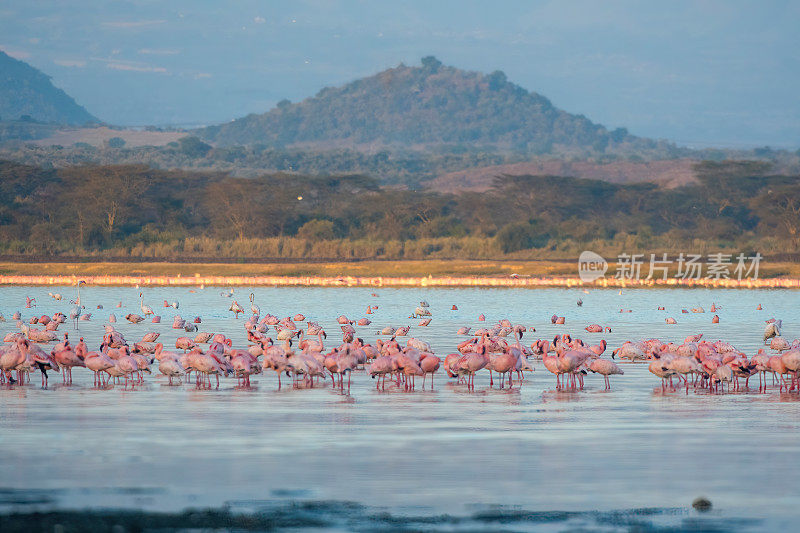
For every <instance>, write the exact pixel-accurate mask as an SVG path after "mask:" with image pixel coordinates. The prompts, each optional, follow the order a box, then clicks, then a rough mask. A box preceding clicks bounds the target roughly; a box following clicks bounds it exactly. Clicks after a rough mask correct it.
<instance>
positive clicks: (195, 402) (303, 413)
mask: <svg viewBox="0 0 800 533" xmlns="http://www.w3.org/2000/svg"><path fill="white" fill-rule="evenodd" d="M373 290H374V289H348V288H259V289H254V290H253V292H254V296H255V302H256V303H257V304H258V305H260V307H261V310H262V312H263V313H266V312H270V313H272V314H274V315H277V316H279V317H283V316H287V315H294V314H295V313H297V312H302V313H304V314H305V315H306V316H307V317H308V318H309V319H311V320H315V321H318V322H320V323H322V325H323V326H325V328H326V330H327V331H328V332H329V334H330V336H329V340H328V342H327V344H326V346H328V345H330V346H333V342H335V340H334V339H337V340H338V338H339V337H338V335H337V334H336V333H335V332H337V331H338V330H339V328H338V325H337V324H336V322H335V319H336V317H337V316H338V315H339V314H345V315H347V316H348V317H349V318H351V319H358V318H361V317H364V316H369V318H370V319H371V320H372V321H373V324H371V325H370V326H366V327H358V328H357V331H358V333H359V336H361V337H363V338H365V340H367V341H373V340H374V339H375V338H376V337H377V335H376V332H377V331H378V329H380V328H382V327H383V326H385V325H394V326H399V325H405V324H411V325H412V329H411V334H412V335H415V336H417V337H418V338H421V339H423V340H425V341H428V342H430V343H431V344H432V345H433V347H434V350H435V351H436V353H437V354H438V355H441V356H444V355H445V354H447V353H450V352H452V351H455V344H456V343H457V342H459V341H460V340H462V339H463V337H458V336H456V335H455V331H456V330H457V329H458V328H459V327H460V326H462V325H472V326H473V327H474V328H477V327H481V325H482V324H481V323H479V322H478V321H477V317H478V315H479V314H480V313H484V314H485V315H486V318H487V320H486V324H492V323H494V322H496V321H497V320H499V319H500V318H509V319H510V320H511V321H512V322H514V323H522V324H524V325H526V326H535V327H536V332H535V333H528V334H526V337H525V338H524V339H523V342H525V343H526V344H530V342H532V341H533V340H535V339H536V338H552V337H553V336H554V335H555V334H557V333H563V332H571V333H573V335H576V336H579V337H581V338H583V339H585V340H587V341H590V343H595V342H598V341H599V340H600V339H601V338H605V339H606V340H607V341H608V343H609V349H611V348H616V347H617V346H619V345H620V344H621V343H622V342H623V341H624V340H629V339H630V340H634V339H641V338H651V337H658V338H660V339H662V340H664V341H677V342H681V341H682V340H683V338H684V337H685V336H687V335H688V334H692V333H697V332H703V333H705V334H706V336H707V337H708V338H711V339H714V340H715V339H719V338H721V339H724V340H726V341H728V342H731V343H732V344H734V345H736V346H737V347H739V348H740V349H743V350H745V351H746V352H747V353H748V354H752V353H754V352H755V350H756V349H757V348H759V347H762V346H763V343H762V341H761V335H762V332H763V329H764V320H766V319H767V318H770V317H772V316H774V317H777V318H783V319H784V330H783V333H784V336H785V337H787V338H790V339H792V338H795V337H798V336H800V326H798V323H797V322H796V321H795V320H794V316H795V315H796V313H794V312H793V311H794V310H795V309H796V308H797V304H798V299H799V297H800V293H798V292H794V291H787V290H777V291H765V290H763V291H743V290H739V291H735V290H729V291H726V290H699V289H692V290H683V289H665V290H625V291H624V292H623V293H622V294H618V291H617V290H606V291H603V290H592V291H591V292H590V293H589V294H584V293H582V292H581V291H580V290H565V289H547V290H512V289H492V290H480V289H436V290H431V289H379V290H376V292H377V294H378V296H377V297H374V296H371V293H372V292H373ZM220 291H221V289H220V288H213V287H207V288H205V289H203V290H199V289H198V290H197V291H196V292H195V293H190V292H189V290H188V289H185V288H180V289H169V288H146V289H143V292H144V298H145V303H147V304H149V305H151V306H152V307H153V309H154V310H155V311H156V312H157V313H160V314H161V315H162V323H161V324H160V325H159V324H150V323H149V321H148V322H142V323H141V324H138V325H132V324H128V323H127V322H125V321H124V319H123V316H124V315H125V314H126V313H128V312H134V313H140V310H139V299H138V294H139V289H135V288H94V287H88V288H87V287H84V288H83V289H82V294H81V298H82V301H83V303H84V305H86V307H87V310H89V311H91V312H92V313H93V316H92V319H91V320H90V321H89V322H80V324H79V326H80V335H82V336H84V337H85V338H86V340H87V342H88V344H89V346H90V348H96V347H97V346H98V345H99V343H100V339H101V337H102V333H103V328H102V325H103V324H104V321H105V320H106V319H107V318H108V315H109V313H111V312H114V313H116V315H117V318H118V320H119V322H118V323H117V329H119V330H120V331H121V332H122V333H123V334H124V335H125V337H126V338H127V339H128V341H129V342H132V341H137V340H139V339H140V338H141V336H142V335H143V334H144V333H145V332H147V331H158V332H161V334H162V335H161V337H160V338H159V341H162V342H164V344H165V345H167V346H169V345H173V343H174V340H175V338H176V337H178V336H181V333H182V334H183V335H186V333H185V332H183V331H182V330H173V329H171V323H172V316H173V315H174V314H176V313H180V314H181V316H183V317H184V318H188V319H191V318H193V317H195V316H198V315H199V316H201V317H202V319H203V323H202V324H201V325H200V326H201V327H200V330H201V331H210V332H222V333H225V334H226V335H228V336H230V337H232V338H233V339H234V345H235V346H236V345H239V346H240V347H243V346H244V345H245V344H246V336H245V332H244V328H243V327H242V324H243V322H244V319H243V318H242V317H241V316H240V318H239V319H238V320H236V319H234V318H233V314H232V313H230V312H228V311H227V308H228V307H229V305H230V303H231V299H229V298H226V297H223V296H221V295H220ZM48 292H54V293H55V292H60V293H62V294H63V295H64V296H65V299H64V300H62V301H61V302H56V301H54V300H52V299H51V298H49V297H48V296H47V293H48ZM249 293H250V291H249V290H244V289H237V290H236V293H235V294H234V299H236V300H238V301H239V303H241V304H242V305H243V307H245V308H246V309H249V306H250V305H249V298H248V295H249ZM25 295H29V296H35V297H36V298H37V301H38V307H37V308H36V309H32V310H31V309H22V307H23V306H24V297H25ZM74 296H75V289H74V288H69V287H60V288H53V287H46V288H45V287H2V288H0V305H1V307H0V312H2V313H3V315H4V316H5V317H6V318H7V319H9V321H8V322H5V323H2V324H0V333H2V334H5V333H6V332H8V331H12V330H14V325H13V321H11V320H10V316H11V314H12V313H13V312H14V311H15V310H18V309H19V310H21V311H22V312H23V317H24V318H28V317H30V316H32V315H33V314H34V312H35V314H36V315H41V314H43V313H47V314H52V313H54V312H55V311H58V310H61V311H63V312H65V313H68V311H69V309H70V308H71V307H72V306H71V305H70V304H69V303H68V302H67V300H68V299H69V298H74ZM578 298H582V299H583V302H584V305H583V306H582V307H578V306H577V305H576V303H575V302H576V300H577V299H578ZM422 299H425V300H427V301H428V302H430V304H431V311H432V313H433V321H432V322H431V325H430V326H428V327H415V325H416V323H417V322H418V320H412V319H409V318H408V316H409V314H410V313H411V312H413V310H414V308H415V306H416V305H417V304H418V302H419V301H420V300H422ZM163 300H168V301H173V300H178V301H179V302H180V309H179V310H178V311H175V310H174V309H171V308H166V309H165V308H163V307H161V302H163ZM118 301H121V302H122V303H123V304H124V307H122V308H116V307H115V304H116V303H117V302H118ZM712 302H715V303H716V304H717V305H718V306H721V309H719V310H718V311H717V314H718V315H719V316H720V323H719V324H712V323H711V317H712V315H713V313H710V312H708V310H709V309H710V307H711V304H712ZM759 303H761V304H762V305H763V307H764V310H763V311H756V310H755V308H756V305H757V304H759ZM97 304H102V305H103V306H104V309H102V310H95V309H94V308H95V307H96V306H97ZM369 304H372V305H378V306H379V309H378V310H376V311H375V312H374V313H373V314H372V315H365V310H366V307H367V306H368V305H369ZM453 304H456V305H457V306H458V310H457V311H453V310H451V306H452V305H453ZM658 305H664V306H666V308H667V309H666V311H657V310H656V308H657V306H658ZM697 306H703V307H705V309H706V311H707V312H706V313H702V314H701V313H697V314H696V313H689V314H682V313H681V309H682V308H686V309H691V308H693V307H697ZM621 308H624V309H631V310H632V312H631V313H619V310H620V309H621ZM554 313H558V314H559V315H564V316H566V322H567V323H566V325H552V324H550V320H549V317H550V316H551V315H552V314H554ZM666 316H672V317H675V318H676V319H677V321H678V324H677V325H667V324H665V323H664V318H665V317H666ZM591 323H599V324H602V325H604V326H610V327H611V328H612V332H611V333H604V334H598V333H586V332H585V331H583V328H584V327H585V326H587V325H589V324H591ZM61 329H62V330H63V331H73V330H72V326H71V325H70V324H64V325H62V326H61ZM74 336H75V334H71V335H70V337H71V338H72V337H74ZM190 336H194V334H190ZM534 365H535V367H536V372H534V373H532V374H528V376H527V378H526V380H525V381H524V382H523V383H522V384H521V386H517V383H516V382H515V386H514V388H513V389H511V390H509V389H502V390H501V389H499V388H498V386H497V383H495V386H494V387H490V386H489V377H488V374H486V373H485V372H484V373H481V374H479V375H478V377H477V379H476V388H475V391H474V392H470V391H467V389H466V387H465V386H464V385H458V384H455V383H454V382H451V381H450V380H448V379H447V378H446V377H444V374H441V373H440V374H437V376H436V381H435V383H434V385H435V389H434V390H430V387H429V386H426V389H425V390H422V388H421V382H420V381H418V385H417V390H416V391H414V392H410V393H406V392H403V391H402V390H397V389H395V388H393V387H390V386H389V384H388V383H387V389H386V391H385V392H379V391H377V390H375V382H374V381H373V380H371V379H370V378H369V377H368V375H366V374H364V373H363V371H362V372H360V373H355V374H354V375H353V379H352V386H351V388H350V392H349V394H346V393H342V392H340V391H339V390H337V389H332V388H331V387H330V381H328V384H327V385H325V386H324V387H320V388H315V389H304V390H297V389H292V388H291V386H289V387H286V386H284V387H283V388H282V389H281V390H278V389H277V382H276V379H275V375H274V374H273V373H269V374H266V375H260V376H256V377H254V379H253V380H252V384H253V387H252V389H250V390H243V389H240V388H237V387H236V381H235V380H233V379H226V380H223V381H222V384H221V386H220V389H219V390H196V389H195V387H194V385H182V386H175V387H170V386H168V385H167V383H166V379H164V378H162V377H161V376H156V375H153V376H147V377H146V384H145V385H144V386H141V387H137V388H136V389H134V390H130V389H129V390H123V389H122V388H121V387H116V388H113V389H111V390H95V389H93V388H92V375H91V373H90V372H88V371H86V370H85V369H75V371H74V377H75V382H74V384H73V385H72V386H69V387H67V386H63V385H61V384H60V381H61V379H60V377H59V376H53V377H52V379H51V386H50V388H49V389H47V390H42V389H41V388H40V387H39V386H38V375H34V376H33V377H32V383H31V384H30V385H26V386H24V387H4V388H2V389H0V453H2V457H3V460H2V461H0V487H2V488H3V489H4V490H0V510H2V511H4V512H10V511H13V510H16V511H29V510H31V509H53V508H59V509H64V508H66V509H70V508H77V509H80V508H86V507H90V508H95V509H99V508H131V509H144V510H147V511H170V512H174V511H180V510H182V509H184V508H187V507H205V506H210V507H219V506H221V505H223V504H226V503H227V504H228V505H230V509H233V510H234V511H237V512H239V511H241V512H248V513H250V512H262V511H263V509H264V508H265V506H266V507H268V508H270V509H273V508H283V507H281V506H290V507H291V506H296V505H299V504H298V503H297V502H332V501H333V502H342V501H347V502H357V504H358V507H357V511H355V512H351V511H352V510H351V511H348V512H347V513H345V516H351V515H353V516H362V515H363V516H367V515H370V516H371V515H374V514H381V513H384V514H385V513H388V516H393V517H398V516H400V517H416V518H418V519H421V518H420V517H432V516H441V515H445V514H446V515H448V516H450V517H462V518H459V520H461V521H459V522H458V527H456V526H455V525H453V524H452V523H450V522H447V523H443V524H437V525H436V527H435V528H438V529H443V530H447V529H458V528H459V527H462V528H463V527H467V528H470V527H471V528H477V529H485V528H486V527H488V526H487V524H489V523H491V524H492V527H498V528H500V527H503V528H506V526H507V528H508V529H511V530H516V529H525V527H523V526H526V525H528V526H530V525H536V526H537V527H539V526H542V525H543V523H544V522H541V521H536V520H539V518H541V517H540V516H539V515H536V516H537V518H536V520H533V519H531V517H530V516H529V515H525V516H526V517H527V518H525V519H524V520H522V519H520V518H519V516H520V513H523V511H524V513H530V512H551V511H570V512H576V513H578V514H576V515H574V516H573V515H570V516H569V517H568V519H564V520H556V521H550V522H547V523H548V524H551V525H552V527H553V528H554V529H561V528H571V527H591V528H610V529H615V528H616V529H619V528H623V529H624V528H627V527H632V526H631V524H627V523H625V524H627V525H625V524H623V523H618V524H616V525H614V524H613V523H606V522H603V520H606V518H607V517H608V516H609V515H608V513H610V512H614V511H615V510H619V509H623V510H628V511H625V513H627V514H625V513H623V514H625V516H628V515H629V514H630V513H631V512H632V511H630V510H635V509H641V508H653V509H657V511H653V512H652V514H646V515H644V516H645V518H644V519H643V520H644V521H645V523H646V524H648V525H649V526H652V527H656V528H657V527H660V525H665V526H670V527H692V526H691V524H693V522H691V521H692V520H695V519H697V520H707V521H708V520H710V521H711V522H709V523H708V524H712V525H713V523H714V522H713V521H714V520H721V521H722V522H719V524H717V525H715V526H714V527H715V528H721V529H723V530H725V529H732V528H734V526H735V527H736V528H737V529H748V530H750V529H756V530H757V529H772V528H775V527H776V524H781V523H783V522H784V521H785V520H788V519H790V518H791V517H794V516H795V515H796V508H797V505H798V503H800V499H799V498H798V492H797V490H796V488H795V486H796V480H797V479H798V474H800V465H798V462H797V460H796V459H797V457H798V453H799V452H800V416H798V415H800V403H799V402H798V400H799V399H800V395H798V394H796V393H783V394H780V393H778V391H777V390H775V389H770V390H769V391H767V393H759V392H758V391H757V385H756V390H750V391H745V392H741V393H729V392H726V393H724V394H711V393H708V392H695V391H693V390H690V391H689V392H688V394H687V393H686V392H685V391H684V390H683V389H680V390H678V391H667V392H664V391H662V389H661V386H660V380H659V379H658V378H656V377H655V376H652V375H651V374H649V373H648V371H647V368H646V365H644V364H625V365H624V366H623V368H624V370H625V375H624V376H612V390H611V391H604V390H603V380H602V378H601V377H599V376H594V375H589V376H587V378H586V388H585V390H582V391H575V392H563V391H556V390H554V385H555V380H554V378H553V376H552V375H551V374H549V373H548V372H547V371H546V370H544V368H543V367H542V365H541V363H538V362H537V363H535V364H534ZM701 495H702V496H706V497H707V498H709V499H710V500H711V501H712V502H713V505H714V508H713V510H712V511H711V513H707V514H705V515H698V513H696V512H695V511H693V510H691V509H690V508H689V505H690V504H691V502H692V500H693V499H694V498H696V497H698V496H701ZM331 505H334V504H331ZM360 506H363V507H360ZM596 510H597V511H601V512H602V513H606V514H602V513H601V514H597V513H592V511H596ZM325 512H327V513H334V514H336V513H335V512H334V511H332V510H331V509H328V508H326V511H325ZM486 512H489V513H499V514H498V516H499V518H498V517H494V518H492V519H491V520H490V521H489V522H487V521H483V522H481V520H482V518H481V516H484V515H482V514H481V513H486ZM524 513H523V514H524ZM580 513H583V514H580ZM337 516H338V515H337ZM381 516H383V515H381ZM512 516H516V517H517V518H509V517H512ZM614 516H616V515H614ZM634 516H637V517H638V516H639V515H638V514H634ZM476 517H477V518H476ZM598 517H600V518H598ZM603 517H606V518H603ZM742 517H754V518H756V519H757V520H756V521H755V522H746V521H743V520H741V518H742ZM484 518H485V516H484ZM342 520H345V522H344V524H345V525H342V524H343V523H342V522H341V520H338V519H337V520H333V519H332V522H331V523H329V524H327V525H326V526H325V527H331V528H344V529H359V528H361V529H363V528H367V529H369V528H373V527H378V526H376V525H375V524H373V523H372V522H369V523H366V522H365V523H361V522H359V523H358V524H355V525H354V524H353V523H348V522H347V520H349V518H348V519H344V518H343V519H342ZM409 520H410V519H409ZM504 520H505V521H504ZM576 520H577V522H575V521H576ZM581 520H583V522H581ZM637 520H638V518H637ZM687 520H688V521H689V522H687ZM348 524H349V525H348ZM415 524H416V525H414V526H413V527H416V528H422V529H429V528H430V529H433V528H434V527H433V526H430V527H429V528H426V527H424V526H421V525H419V523H415ZM481 524H483V525H481ZM687 524H689V525H688V526H687ZM708 524H706V525H708ZM720 524H721V525H720ZM320 527H322V526H320ZM704 527H705V526H704Z"/></svg>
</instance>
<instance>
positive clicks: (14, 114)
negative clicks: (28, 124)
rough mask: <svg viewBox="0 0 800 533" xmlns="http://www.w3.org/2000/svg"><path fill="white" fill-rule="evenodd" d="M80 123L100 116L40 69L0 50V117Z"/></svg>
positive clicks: (95, 121) (58, 122)
mask: <svg viewBox="0 0 800 533" xmlns="http://www.w3.org/2000/svg"><path fill="white" fill-rule="evenodd" d="M26 115H27V116H28V117H30V118H31V119H33V120H36V121H39V122H49V123H56V124H72V125H82V124H87V123H97V122H99V120H98V119H97V118H95V117H94V116H92V115H91V113H89V112H88V111H86V109H84V108H83V107H82V106H80V105H78V104H77V103H76V102H75V100H73V99H72V97H70V96H69V95H68V94H67V93H65V92H64V91H62V90H61V89H59V88H58V87H56V86H54V85H53V84H52V83H51V82H50V77H49V76H47V75H46V74H44V73H42V72H41V71H40V70H38V69H36V68H34V67H32V66H30V65H29V64H27V63H25V62H24V61H19V60H17V59H14V58H13V57H11V56H9V55H8V54H6V53H5V52H3V51H0V118H1V119H3V120H19V119H20V118H22V117H24V116H26Z"/></svg>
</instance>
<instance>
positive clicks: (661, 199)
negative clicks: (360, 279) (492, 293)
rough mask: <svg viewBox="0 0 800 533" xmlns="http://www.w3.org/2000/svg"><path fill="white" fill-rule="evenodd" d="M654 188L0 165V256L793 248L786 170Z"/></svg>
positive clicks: (793, 210) (714, 168)
mask: <svg viewBox="0 0 800 533" xmlns="http://www.w3.org/2000/svg"><path fill="white" fill-rule="evenodd" d="M698 170H699V176H700V180H699V181H700V183H699V184H698V185H693V186H686V187H681V188H678V189H672V190H662V189H659V188H657V186H655V185H653V184H647V183H645V184H636V185H624V186H623V185H616V184H611V183H606V182H602V181H594V180H583V179H576V178H565V177H555V176H513V177H512V176H504V177H499V178H498V179H497V180H496V183H495V186H494V187H493V189H492V190H491V191H489V192H486V193H463V194H439V193H432V192H425V191H408V190H398V189H391V188H389V189H387V188H381V187H380V186H379V183H378V182H377V181H376V180H375V179H373V178H370V177H366V176H360V175H349V176H323V177H319V176H318V177H313V176H296V175H287V174H270V175H263V176H260V177H257V178H250V179H246V178H237V177H232V176H229V175H226V174H224V173H198V172H186V171H162V170H156V169H152V168H149V167H146V166H142V165H139V166H77V167H70V168H65V169H41V168H38V167H31V166H26V165H20V164H17V163H9V162H0V246H1V247H2V248H0V253H5V254H35V255H59V254H63V255H87V254H107V255H116V256H136V257H159V258H171V257H174V258H178V257H195V258H214V257H232V258H235V257H258V258H281V257H283V258H287V257H289V258H310V257H313V258H329V259H351V258H364V259H366V258H384V259H393V258H405V259H412V258H428V257H439V258H444V257H454V258H499V257H506V258H532V257H566V258H572V257H575V256H576V255H577V253H580V251H581V250H582V249H586V248H589V249H594V250H596V251H599V252H600V253H620V252H627V253H631V252H633V251H645V252H648V253H650V252H652V253H655V252H662V251H663V252H675V253H677V252H681V251H684V252H690V251H695V252H703V251H715V252H716V251H722V250H740V251H748V252H749V251H754V250H757V251H760V252H762V253H782V252H786V251H795V252H796V251H798V247H799V246H800V235H798V232H800V177H798V176H771V175H769V168H768V165H765V164H763V163H759V162H724V163H714V162H706V163H703V164H702V165H701V166H700V168H699V169H698Z"/></svg>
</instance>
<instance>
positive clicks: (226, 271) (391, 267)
mask: <svg viewBox="0 0 800 533" xmlns="http://www.w3.org/2000/svg"><path fill="white" fill-rule="evenodd" d="M615 271H616V265H615V264H610V265H609V270H608V274H609V275H610V276H613V273H614V272H615ZM647 272H648V270H647V266H646V265H645V266H643V268H642V277H644V276H646V275H647ZM0 274H2V275H23V276H47V275H52V276H57V275H67V276H69V275H85V276H103V275H110V276H128V275H129V276H181V277H192V276H195V275H200V276H327V277H331V276H332V277H336V276H363V277H376V276H385V277H425V276H433V277H440V276H479V277H480V276H487V277H488V276H491V277H506V276H509V275H511V274H517V275H519V276H521V277H526V276H531V277H562V276H572V277H574V276H577V274H578V269H577V264H576V262H575V261H468V260H452V261H450V260H426V261H358V262H341V263H340V262H331V263H305V262H292V263H246V264H244V263H166V262H164V263H162V262H153V263H120V262H107V263H60V262H47V263H10V262H2V263H0ZM673 275H674V272H671V273H670V276H673ZM759 277H760V278H773V277H785V278H800V264H798V263H789V262H785V263H770V262H767V261H762V263H761V268H760V272H759Z"/></svg>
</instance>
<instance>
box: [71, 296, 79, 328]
mask: <svg viewBox="0 0 800 533" xmlns="http://www.w3.org/2000/svg"><path fill="white" fill-rule="evenodd" d="M78 298H80V297H78ZM80 316H81V306H80V305H76V306H75V307H73V308H72V309H70V310H69V317H70V318H71V319H72V320H73V321H74V322H75V329H78V318H79V317H80Z"/></svg>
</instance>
